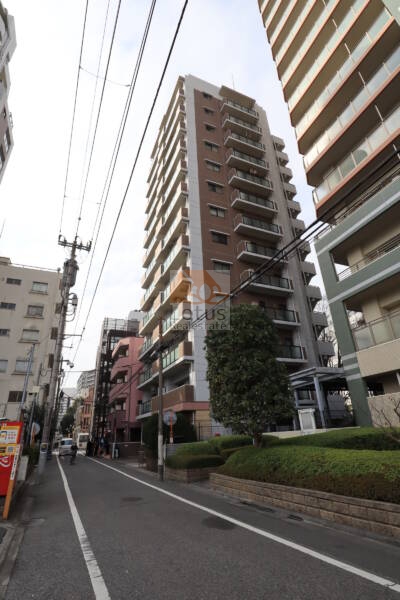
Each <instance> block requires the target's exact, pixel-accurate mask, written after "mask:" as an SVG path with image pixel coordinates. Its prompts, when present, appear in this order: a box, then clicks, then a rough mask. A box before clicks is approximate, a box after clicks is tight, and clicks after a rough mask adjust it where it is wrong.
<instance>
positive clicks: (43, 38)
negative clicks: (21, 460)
mask: <svg viewBox="0 0 400 600" xmlns="http://www.w3.org/2000/svg"><path fill="white" fill-rule="evenodd" d="M3 3H4V6H5V7H6V8H7V9H8V11H9V13H10V14H11V15H13V16H14V18H15V28H16V36H17V48H16V51H15V53H14V55H13V57H12V59H11V61H10V65H9V67H10V78H11V90H10V95H9V99H8V104H9V109H10V111H11V112H12V115H13V122H14V128H13V135H14V148H13V151H12V155H11V157H10V160H9V163H8V166H7V169H6V172H5V174H4V177H3V181H2V183H1V185H0V230H1V227H2V225H3V223H4V229H3V234H2V236H1V239H0V255H2V256H8V257H10V258H11V260H12V262H13V263H18V264H24V265H32V266H39V267H43V268H51V269H57V268H58V267H62V265H63V262H64V260H65V258H66V256H67V251H66V250H65V249H64V248H62V247H60V246H59V245H58V244H57V239H58V234H59V232H60V231H61V234H62V235H63V236H65V237H66V238H67V240H69V241H72V240H73V239H74V236H75V233H76V229H77V222H78V216H79V211H80V206H81V203H82V197H83V205H82V218H81V221H80V223H79V229H78V235H79V237H80V238H81V240H82V242H83V243H87V242H88V241H89V240H91V239H93V235H94V231H95V224H96V216H97V214H98V210H99V203H100V201H101V198H102V192H103V190H104V186H105V179H106V173H107V170H108V166H109V163H110V160H111V155H112V151H113V148H114V144H115V139H116V135H117V132H118V128H119V124H120V121H121V117H122V111H123V108H124V104H125V100H126V97H127V94H128V91H129V90H128V87H127V85H128V84H129V82H130V80H131V78H132V72H133V69H134V65H135V62H136V58H137V53H138V50H139V46H140V43H141V39H142V35H143V30H144V26H145V23H146V20H147V16H148V11H149V8H150V3H151V2H150V0H121V4H120V12H119V18H118V21H117V27H116V32H115V41H114V47H113V51H112V54H111V59H110V65H109V71H108V77H107V82H106V85H105V89H104V97H103V104H102V108H101V112H100V118H99V122H98V128H97V136H96V139H95V144H94V146H93V154H92V159H91V164H90V170H89V173H88V175H87V166H88V160H89V155H90V148H91V145H92V140H93V133H94V126H95V121H96V117H97V109H98V106H99V101H100V94H101V88H102V84H103V79H102V78H103V77H104V73H105V69H106V64H107V58H108V51H109V47H110V42H111V36H112V31H113V27H114V19H115V16H116V13H117V7H118V3H119V0H89V5H88V14H87V24H86V34H85V39H84V46H83V52H82V61H81V66H82V69H81V70H80V76H79V87H78V95H77V103H76V116H75V126H74V129H73V137H72V145H71V157H70V162H69V168H68V172H67V158H68V148H69V140H70V134H71V122H72V113H73V105H74V97H75V88H76V79H77V73H78V65H79V53H80V45H81V35H82V27H83V19H84V11H85V2H84V0H57V2H54V0H39V1H38V2H32V1H31V0H4V2H3ZM182 6H183V0H158V2H157V3H156V7H155V11H154V16H153V21H152V24H151V27H150V31H149V36H148V41H147V45H146V48H145V52H144V56H143V61H142V65H141V69H140V72H139V75H138V79H137V84H136V88H135V92H134V95H133V100H132V105H131V109H130V113H129V117H128V121H127V126H126V129H125V132H124V136H123V139H122V144H121V151H120V155H119V159H118V162H117V165H116V169H115V174H114V178H113V182H112V185H111V187H110V193H109V196H108V200H107V204H106V208H105V212H104V218H103V221H102V227H101V229H100V233H99V237H98V242H97V246H96V249H95V252H94V253H93V252H92V253H90V254H88V253H86V252H83V251H82V252H79V254H78V262H79V272H78V278H77V283H76V285H75V286H74V288H73V289H72V291H73V292H74V293H76V294H77V296H78V299H79V318H78V319H75V321H74V322H71V323H69V324H68V328H67V333H68V332H69V333H78V334H79V333H81V332H82V326H83V323H84V321H85V318H86V315H87V313H88V309H89V305H90V302H91V300H92V296H93V292H94V289H95V285H96V282H97V279H98V276H99V272H100V268H101V264H102V262H103V260H104V256H105V252H106V248H107V246H108V243H109V240H110V235H111V230H112V227H113V224H114V222H115V219H116V215H117V212H118V209H119V207H120V204H121V202H122V198H123V196H124V193H125V190H126V188H127V184H128V179H129V175H130V173H131V169H132V166H133V161H134V158H135V155H136V152H137V148H138V144H139V140H140V138H141V136H142V133H143V128H144V123H145V120H146V119H147V115H148V113H149V110H150V106H151V103H152V100H153V97H154V94H155V91H156V89H157V86H158V82H159V79H160V76H161V72H162V69H163V65H164V62H165V59H166V56H167V53H168V50H169V46H170V44H171V40H172V36H173V34H174V31H175V28H176V24H177V22H178V19H179V15H180V12H181V9H182ZM102 40H103V51H102V54H101V58H100V60H99V57H100V50H101V47H102ZM97 73H98V74H99V77H98V78H96V74H97ZM187 74H192V75H195V76H196V77H200V78H201V79H205V80H207V81H209V82H210V83H213V84H215V85H218V86H219V85H222V84H225V85H227V86H229V87H234V88H235V89H237V90H238V91H241V92H243V93H245V94H247V95H249V96H251V97H253V98H255V99H256V101H257V103H258V104H259V105H261V106H263V107H264V108H265V110H266V111H267V116H268V120H269V124H270V129H271V132H272V133H273V134H275V135H278V136H280V137H282V138H283V139H284V140H285V144H286V151H287V153H288V155H289V166H290V167H291V168H292V170H293V174H294V176H293V183H294V184H295V185H296V187H297V191H298V196H297V197H296V199H297V200H298V201H299V202H301V204H302V218H303V219H304V221H305V222H306V224H308V223H310V222H311V221H312V220H313V219H314V218H315V213H314V206H313V202H312V196H311V188H310V187H309V186H308V185H307V183H306V179H305V175H304V169H303V163H302V157H301V156H300V155H299V153H298V150H297V145H296V139H295V135H294V130H293V128H292V127H291V124H290V120H289V114H288V109H287V106H286V103H285V101H284V99H283V94H282V89H281V85H280V82H279V80H278V77H277V74H276V69H275V65H274V62H273V60H272V55H271V51H270V48H269V45H268V43H267V38H266V33H265V29H264V27H263V24H262V20H261V16H260V13H259V10H258V2H257V0H246V1H243V0H189V3H188V7H187V9H186V13H185V16H184V19H183V22H182V26H181V30H180V32H179V35H178V39H177V42H176V45H175V49H174V51H173V54H172V57H171V61H170V63H169V67H168V70H167V73H166V77H165V79H164V83H163V86H162V88H161V91H160V95H159V98H158V101H157V104H156V106H155V110H154V113H153V117H152V119H151V122H150V126H149V129H148V132H147V135H146V138H145V141H144V144H143V146H142V150H141V153H140V157H139V160H138V162H137V165H136V168H135V171H134V175H133V178H132V181H131V185H130V186H129V190H128V193H127V196H126V201H125V205H124V208H123V211H122V214H121V219H120V221H119V224H118V227H117V230H116V234H115V238H114V241H113V243H112V245H111V249H110V253H109V257H108V259H107V262H106V266H105V269H104V273H103V276H102V278H101V280H100V284H99V287H98V291H97V294H96V296H95V299H94V302H93V306H92V310H91V311H90V314H89V318H88V321H87V327H86V329H85V332H84V335H83V338H82V341H81V344H80V346H79V350H78V354H77V356H76V360H75V364H74V368H73V369H72V370H71V372H70V373H69V374H68V377H67V378H66V381H65V383H64V385H67V386H69V387H71V386H72V385H74V384H75V382H76V380H77V378H78V377H79V371H80V370H87V369H93V368H94V367H95V361H96V351H97V346H98V343H99V337H100V332H101V323H102V321H103V318H104V317H113V318H126V317H127V315H128V312H129V311H130V310H133V309H136V308H139V306H140V299H141V297H142V295H143V290H142V289H141V287H140V280H141V277H142V273H143V270H142V266H141V265H142V256H143V253H144V251H143V239H144V216H145V212H144V211H145V200H146V191H147V184H146V180H147V177H148V173H149V169H150V166H151V160H150V154H151V150H152V147H153V144H154V141H155V137H156V134H157V131H158V127H159V124H160V121H161V119H162V117H163V115H164V113H165V111H166V108H167V105H168V102H169V99H170V96H171V93H172V91H173V88H174V86H175V83H176V80H177V78H178V77H179V75H187ZM86 177H87V183H86V185H85V180H86ZM65 182H66V188H65ZM64 188H65V191H66V194H65V196H66V197H65V199H64V210H63V218H62V221H61V214H62V205H63V198H64ZM97 222H98V221H97ZM92 256H93V258H92ZM91 261H92V266H91V270H90V274H89V279H88V284H87V289H86V292H85V294H84V296H83V297H82V295H83V289H84V284H85V280H86V277H87V273H88V269H89V265H90V262H91ZM318 279H319V278H318ZM314 282H315V280H314ZM316 283H317V284H321V282H320V281H318V282H316ZM78 339H79V338H77V337H75V338H74V337H71V338H69V341H68V342H67V343H68V345H73V347H72V348H69V349H68V348H66V349H65V351H64V358H69V359H72V358H73V356H74V355H75V350H76V345H77V343H78Z"/></svg>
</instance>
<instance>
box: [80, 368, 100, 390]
mask: <svg viewBox="0 0 400 600" xmlns="http://www.w3.org/2000/svg"><path fill="white" fill-rule="evenodd" d="M95 381H96V369H92V370H90V371H82V373H81V374H80V375H79V378H78V381H77V384H76V389H77V395H78V396H81V395H82V394H84V393H85V390H87V389H88V388H91V387H93V388H94V385H95Z"/></svg>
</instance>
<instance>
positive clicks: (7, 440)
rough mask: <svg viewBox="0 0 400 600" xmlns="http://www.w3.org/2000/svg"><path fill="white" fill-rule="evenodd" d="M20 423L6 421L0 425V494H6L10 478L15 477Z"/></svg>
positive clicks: (20, 429) (20, 430)
mask: <svg viewBox="0 0 400 600" xmlns="http://www.w3.org/2000/svg"><path fill="white" fill-rule="evenodd" d="M22 425H23V423H21V422H20V421H6V422H4V423H1V425H0V496H5V495H6V494H7V490H8V485H9V482H10V479H14V477H15V472H16V469H17V465H18V458H19V449H20V446H19V444H20V441H21V433H22Z"/></svg>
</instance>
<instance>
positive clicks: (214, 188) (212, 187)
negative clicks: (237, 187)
mask: <svg viewBox="0 0 400 600" xmlns="http://www.w3.org/2000/svg"><path fill="white" fill-rule="evenodd" d="M207 186H208V190H209V191H210V192H215V193H216V194H223V193H224V186H223V185H219V184H218V183H214V182H213V181H207Z"/></svg>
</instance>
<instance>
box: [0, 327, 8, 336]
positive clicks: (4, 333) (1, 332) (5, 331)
mask: <svg viewBox="0 0 400 600" xmlns="http://www.w3.org/2000/svg"><path fill="white" fill-rule="evenodd" d="M9 335H10V330H9V329H0V336H1V337H4V336H9Z"/></svg>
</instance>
